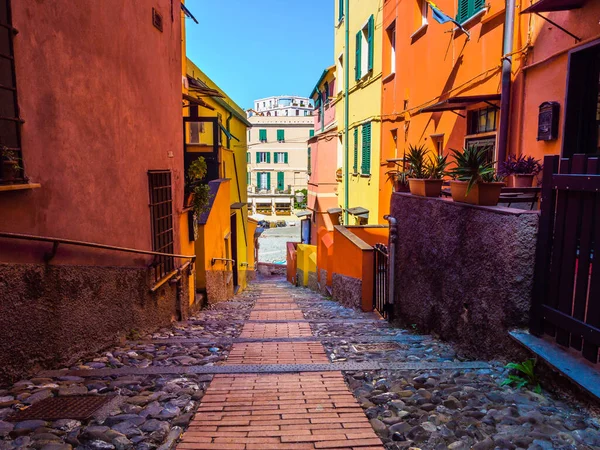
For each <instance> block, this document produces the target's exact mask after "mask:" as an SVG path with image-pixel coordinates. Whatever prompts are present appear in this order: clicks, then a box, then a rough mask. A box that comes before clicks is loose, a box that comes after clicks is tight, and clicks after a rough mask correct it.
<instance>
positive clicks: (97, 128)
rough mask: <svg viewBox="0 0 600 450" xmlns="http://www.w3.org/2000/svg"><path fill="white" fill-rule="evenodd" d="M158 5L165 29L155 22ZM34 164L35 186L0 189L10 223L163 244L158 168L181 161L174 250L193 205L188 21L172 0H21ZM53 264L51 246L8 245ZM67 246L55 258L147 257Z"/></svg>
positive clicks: (79, 236)
mask: <svg viewBox="0 0 600 450" xmlns="http://www.w3.org/2000/svg"><path fill="white" fill-rule="evenodd" d="M152 8H156V9H157V10H158V11H159V12H160V13H162V16H163V19H164V20H163V25H164V29H163V32H160V31H158V30H157V29H156V28H154V26H153V25H152ZM12 10H13V25H14V27H15V28H17V29H18V30H19V33H18V34H17V35H15V38H14V47H15V64H16V78H17V86H18V98H19V104H20V110H21V116H22V118H23V119H24V120H25V123H24V124H23V126H22V148H23V162H24V167H25V169H26V174H27V176H28V177H29V178H30V179H31V181H32V182H35V183H41V186H42V187H41V188H39V189H36V190H33V191H20V192H11V193H9V192H0V211H10V214H0V216H1V218H0V230H2V231H8V232H18V233H27V234H34V235H42V236H55V237H62V238H69V239H76V240H83V241H92V242H99V243H103V244H110V245H116V246H123V247H134V248H138V249H145V250H151V249H152V238H151V226H150V225H151V224H150V211H149V208H148V196H149V193H148V175H147V171H148V170H151V169H170V170H171V171H172V183H173V196H174V197H173V200H174V203H173V209H174V211H173V214H174V225H175V230H174V239H175V248H174V251H175V252H176V253H177V252H180V251H181V247H180V245H179V242H180V241H179V237H180V233H179V220H178V217H179V213H180V211H181V209H182V206H183V155H182V152H181V148H182V132H181V129H182V112H181V67H182V63H181V59H182V56H181V23H180V20H179V11H178V10H177V14H176V15H175V20H173V21H171V19H170V17H171V1H170V0H152V1H150V0H140V1H138V2H122V1H119V0H105V1H102V2H85V6H84V7H83V6H82V7H74V4H73V1H72V0H54V1H51V2H24V1H13V2H12ZM0 247H1V248H2V250H1V251H0V261H3V262H37V263H39V262H41V261H43V259H42V256H43V254H44V253H45V252H46V251H49V250H50V248H51V245H50V244H37V243H35V244H34V243H24V242H19V243H14V245H13V244H12V243H11V244H10V245H9V244H8V243H6V241H3V242H2V243H1V244H0ZM150 259H151V258H148V257H145V256H142V255H131V254H118V253H115V252H108V253H103V252H100V251H98V250H92V249H89V250H86V249H78V248H73V247H71V248H69V247H67V246H61V247H60V248H59V250H58V253H57V256H56V258H55V259H54V260H53V264H90V265H93V264H110V265H136V266H142V265H147V264H148V263H149V262H150Z"/></svg>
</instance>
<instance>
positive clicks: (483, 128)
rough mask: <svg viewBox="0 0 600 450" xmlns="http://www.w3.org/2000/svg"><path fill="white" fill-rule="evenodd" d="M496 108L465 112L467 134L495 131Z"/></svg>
mask: <svg viewBox="0 0 600 450" xmlns="http://www.w3.org/2000/svg"><path fill="white" fill-rule="evenodd" d="M497 113H498V110H497V109H496V108H494V107H491V106H490V107H488V108H481V109H477V110H475V111H469V112H467V120H468V122H467V134H469V135H470V134H480V133H489V132H492V131H496V122H497V120H496V119H497V115H498V114H497Z"/></svg>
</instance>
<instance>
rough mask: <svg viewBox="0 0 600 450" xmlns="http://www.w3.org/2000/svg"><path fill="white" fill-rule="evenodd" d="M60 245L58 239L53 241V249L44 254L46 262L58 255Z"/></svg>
mask: <svg viewBox="0 0 600 450" xmlns="http://www.w3.org/2000/svg"><path fill="white" fill-rule="evenodd" d="M59 245H60V243H59V242H58V241H54V242H53V243H52V250H51V251H49V252H46V253H45V254H44V262H45V263H46V264H47V263H49V262H50V261H52V259H53V258H54V257H55V256H56V252H57V250H58V246H59Z"/></svg>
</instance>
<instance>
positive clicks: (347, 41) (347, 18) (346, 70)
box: [344, 0, 350, 225]
mask: <svg viewBox="0 0 600 450" xmlns="http://www.w3.org/2000/svg"><path fill="white" fill-rule="evenodd" d="M344 35H345V37H344V39H345V48H344V172H345V173H344V225H348V204H349V200H348V199H349V195H348V186H349V183H348V177H349V175H350V173H349V170H348V166H349V160H350V153H349V152H350V146H349V142H348V140H349V138H350V133H349V130H348V123H349V121H348V115H349V111H350V108H349V107H348V90H349V86H350V80H349V78H350V57H349V51H348V46H349V45H350V0H345V1H344Z"/></svg>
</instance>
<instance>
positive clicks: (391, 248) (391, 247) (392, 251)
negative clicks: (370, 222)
mask: <svg viewBox="0 0 600 450" xmlns="http://www.w3.org/2000/svg"><path fill="white" fill-rule="evenodd" d="M383 218H384V219H385V220H387V221H388V222H389V223H390V238H389V242H388V271H389V273H388V303H389V304H390V305H393V304H394V295H395V292H394V287H395V285H396V283H395V280H394V278H395V270H394V267H395V264H394V263H395V261H396V238H397V232H398V231H397V222H396V218H395V217H392V216H391V215H389V214H386V215H385V216H383Z"/></svg>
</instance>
